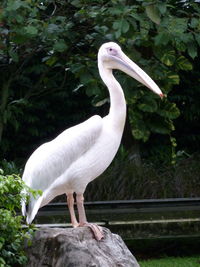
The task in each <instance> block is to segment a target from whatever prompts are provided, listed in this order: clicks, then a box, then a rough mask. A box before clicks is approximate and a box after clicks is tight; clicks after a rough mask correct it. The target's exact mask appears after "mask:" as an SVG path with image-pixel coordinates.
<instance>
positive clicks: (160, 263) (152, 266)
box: [139, 256, 200, 267]
mask: <svg viewBox="0 0 200 267" xmlns="http://www.w3.org/2000/svg"><path fill="white" fill-rule="evenodd" d="M139 264H140V267H200V256H199V257H184V258H176V257H169V258H163V259H151V260H142V261H139Z"/></svg>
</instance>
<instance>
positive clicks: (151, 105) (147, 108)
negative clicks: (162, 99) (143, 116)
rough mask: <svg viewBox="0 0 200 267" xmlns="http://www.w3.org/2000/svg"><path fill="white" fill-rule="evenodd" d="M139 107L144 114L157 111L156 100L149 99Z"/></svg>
mask: <svg viewBox="0 0 200 267" xmlns="http://www.w3.org/2000/svg"><path fill="white" fill-rule="evenodd" d="M137 106H138V108H139V109H140V110H142V111H144V112H155V111H156V110H157V103H156V101H155V100H154V99H148V100H146V101H145V103H141V104H138V105H137Z"/></svg>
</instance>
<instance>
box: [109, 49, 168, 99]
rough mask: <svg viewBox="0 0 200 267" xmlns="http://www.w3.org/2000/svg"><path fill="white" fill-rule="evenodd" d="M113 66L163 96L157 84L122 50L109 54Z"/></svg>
mask: <svg viewBox="0 0 200 267" xmlns="http://www.w3.org/2000/svg"><path fill="white" fill-rule="evenodd" d="M111 58H112V62H113V63H114V66H115V67H114V68H115V69H119V70H121V71H123V72H125V73H126V74H128V75H129V76H131V77H133V78H134V79H136V80H137V81H138V82H140V83H142V84H144V85H145V86H146V87H148V88H149V89H151V90H152V91H153V92H154V93H156V94H157V95H159V96H160V97H161V98H163V96H164V94H163V93H162V91H161V90H160V88H159V87H158V86H157V84H156V83H155V82H154V81H153V80H152V79H151V78H150V77H149V75H148V74H146V72H144V71H143V70H142V69H141V68H140V67H139V66H138V65H137V64H135V63H134V62H133V61H132V60H130V58H129V57H127V56H126V55H125V54H124V53H123V52H122V51H121V53H120V55H116V56H111Z"/></svg>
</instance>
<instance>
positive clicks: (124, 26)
mask: <svg viewBox="0 0 200 267" xmlns="http://www.w3.org/2000/svg"><path fill="white" fill-rule="evenodd" d="M121 28H122V32H123V33H126V32H127V31H128V30H129V23H128V21H127V20H125V19H123V20H122V21H121Z"/></svg>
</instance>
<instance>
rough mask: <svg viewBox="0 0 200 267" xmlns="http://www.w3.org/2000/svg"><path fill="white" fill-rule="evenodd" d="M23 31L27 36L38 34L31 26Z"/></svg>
mask: <svg viewBox="0 0 200 267" xmlns="http://www.w3.org/2000/svg"><path fill="white" fill-rule="evenodd" d="M24 29H25V31H26V33H27V34H29V35H37V33H38V29H37V28H36V27H34V26H31V25H28V26H26V27H24Z"/></svg>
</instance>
